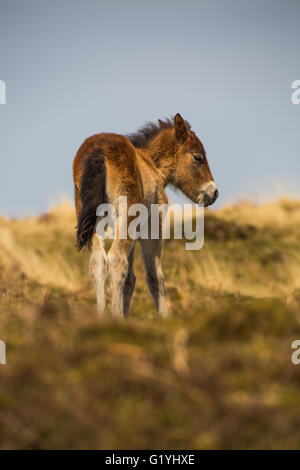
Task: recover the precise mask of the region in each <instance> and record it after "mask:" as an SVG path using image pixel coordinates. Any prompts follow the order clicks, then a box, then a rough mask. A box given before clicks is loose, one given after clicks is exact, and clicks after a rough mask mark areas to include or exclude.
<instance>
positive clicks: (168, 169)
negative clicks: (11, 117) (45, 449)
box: [73, 113, 219, 318]
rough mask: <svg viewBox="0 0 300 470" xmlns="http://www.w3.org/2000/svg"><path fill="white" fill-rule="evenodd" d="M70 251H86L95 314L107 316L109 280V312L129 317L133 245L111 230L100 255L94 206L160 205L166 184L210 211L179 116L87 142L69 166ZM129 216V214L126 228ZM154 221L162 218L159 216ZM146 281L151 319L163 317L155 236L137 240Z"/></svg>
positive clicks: (193, 141)
mask: <svg viewBox="0 0 300 470" xmlns="http://www.w3.org/2000/svg"><path fill="white" fill-rule="evenodd" d="M73 179H74V193H75V208H76V214H77V247H78V249H79V250H80V249H82V248H83V247H84V246H85V245H87V246H88V247H89V249H90V252H91V254H90V261H89V274H90V278H91V281H92V284H93V286H94V288H95V291H96V298H97V310H98V312H99V316H101V317H102V316H103V315H104V314H105V312H106V290H107V282H108V280H109V282H110V288H111V296H112V305H111V307H112V315H113V316H114V317H117V318H120V317H121V318H122V317H123V316H124V317H128V315H129V307H130V301H131V297H132V294H133V291H134V287H135V280H136V277H135V274H134V270H133V262H134V248H135V243H136V240H133V239H131V238H129V237H128V238H126V239H123V238H122V237H120V236H119V233H116V236H115V239H114V240H113V242H112V244H111V247H110V249H109V251H108V253H106V251H105V247H104V240H103V239H102V238H101V237H99V235H98V234H97V232H96V225H97V223H98V220H99V217H98V216H97V208H98V206H99V205H101V204H104V203H110V204H112V205H113V206H114V207H115V208H116V211H117V212H116V217H117V219H118V218H120V213H119V211H118V209H117V207H118V204H117V201H118V198H119V196H121V195H122V196H127V201H128V205H131V204H144V205H146V207H150V205H151V204H166V203H168V198H167V196H166V193H165V187H166V186H167V185H168V184H171V185H173V186H174V187H176V188H178V189H180V190H181V191H182V192H183V193H184V194H185V195H186V196H188V197H189V198H190V199H191V200H192V201H193V202H194V203H196V204H203V205H204V206H209V205H211V204H213V203H214V202H215V200H216V199H217V197H218V194H219V193H218V189H217V187H216V184H215V181H214V179H213V177H212V174H211V171H210V168H209V165H208V162H207V158H206V152H205V149H204V146H203V144H202V142H201V141H200V140H199V138H198V137H197V136H196V134H195V133H194V132H193V131H192V129H191V126H190V124H189V123H188V122H187V121H186V120H184V119H183V118H182V117H181V115H180V114H179V113H177V114H176V116H175V117H174V118H172V119H167V120H164V121H162V120H160V119H159V120H158V123H157V124H156V123H153V122H150V123H148V124H146V125H145V126H144V127H142V128H141V129H140V130H139V131H138V132H137V133H134V134H129V135H127V136H123V135H119V134H113V133H101V134H96V135H93V136H91V137H89V138H87V139H86V140H85V141H84V142H83V144H82V145H81V146H80V148H79V150H78V152H77V154H76V156H75V159H74V162H73ZM130 220H131V218H130V217H128V224H129V222H130ZM160 224H161V219H160ZM139 242H140V244H141V251H142V256H143V261H144V265H145V269H146V279H147V284H148V287H149V290H150V292H151V294H152V296H153V299H154V302H155V306H156V309H157V312H158V314H159V315H160V316H161V317H167V316H168V307H167V301H166V290H165V279H164V275H163V271H162V263H161V256H162V237H159V238H158V239H151V237H150V236H149V237H148V239H140V240H139Z"/></svg>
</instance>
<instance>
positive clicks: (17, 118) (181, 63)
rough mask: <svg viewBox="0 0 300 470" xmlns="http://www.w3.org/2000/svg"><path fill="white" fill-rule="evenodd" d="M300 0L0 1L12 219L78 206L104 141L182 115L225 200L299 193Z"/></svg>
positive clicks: (5, 193)
mask: <svg viewBox="0 0 300 470" xmlns="http://www.w3.org/2000/svg"><path fill="white" fill-rule="evenodd" d="M299 25H300V2H299V1H298V0H288V1H283V0H281V1H278V0H260V1H256V0H255V1H251V2H249V1H244V0H209V1H208V0H206V1H204V0H202V1H201V0H198V1H193V0H186V1H185V2H182V1H177V0H173V1H171V0H160V1H157V0H151V1H143V0H139V1H135V0H133V1H132V0H126V1H116V0H109V1H102V0H84V1H83V0H72V1H71V0H59V1H58V0H52V1H51V2H49V1H46V0H37V1H33V0H26V1H17V0H0V80H4V81H5V82H6V87H7V104H6V105H0V158H1V172H0V213H2V214H5V215H9V216H22V215H26V214H36V213H40V212H42V211H44V210H47V209H48V208H49V206H50V205H52V204H53V203H56V202H57V201H58V200H59V198H60V197H61V196H64V195H65V196H68V197H70V198H72V196H73V188H72V160H73V158H74V155H75V153H76V150H77V149H78V147H79V146H80V144H81V142H82V141H83V140H84V139H85V138H86V137H88V136H89V135H92V134H94V133H97V132H103V131H112V132H119V133H127V132H132V131H134V130H135V129H137V128H138V127H139V126H140V125H142V124H143V123H144V122H145V121H148V120H155V119H158V118H163V117H166V116H171V115H173V114H175V113H176V112H180V113H181V114H182V115H183V116H184V117H185V118H186V119H187V120H189V121H190V123H191V124H192V127H193V129H194V130H195V131H196V132H197V134H198V136H199V137H200V138H201V140H202V141H203V143H204V145H205V147H206V150H207V155H208V159H209V162H210V165H211V169H212V173H213V175H214V177H215V180H216V182H217V185H218V187H219V189H220V202H219V204H222V202H223V203H224V202H227V201H230V200H232V199H234V198H235V197H237V196H242V197H254V196H255V195H256V192H260V191H262V192H264V193H265V194H268V193H271V192H272V189H271V188H272V185H273V182H274V181H277V182H279V183H280V184H282V186H284V187H286V188H287V190H292V191H293V190H295V188H297V187H298V186H299V175H300V158H299V153H300V152H299V151H300V139H299V124H300V105H293V104H292V102H291V93H292V89H291V83H292V81H293V80H296V79H300V64H299V39H300V37H299V36H300V33H299V30H300V28H299Z"/></svg>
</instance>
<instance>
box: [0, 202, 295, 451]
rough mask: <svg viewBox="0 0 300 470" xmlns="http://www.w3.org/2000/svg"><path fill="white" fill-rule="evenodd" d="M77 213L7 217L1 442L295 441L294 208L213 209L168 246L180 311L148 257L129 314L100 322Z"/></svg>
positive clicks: (0, 230) (3, 222)
mask: <svg viewBox="0 0 300 470" xmlns="http://www.w3.org/2000/svg"><path fill="white" fill-rule="evenodd" d="M75 224H76V222H75V217H74V212H73V209H72V207H71V206H70V205H69V204H63V205H60V206H58V207H55V208H53V209H52V210H51V211H50V212H48V213H46V214H43V215H42V216H40V217H37V218H26V219H23V220H16V219H15V220H7V219H5V218H3V217H2V218H0V268H1V269H0V339H2V340H4V341H5V342H6V345H7V365H5V366H0V376H1V388H0V448H2V449H49V448H53V449H66V448H67V449H90V448H97V449H108V448H110V449H155V448H156V449H162V448H163V449H174V448H178V449H180V448H181V449H188V448H198V449H215V448H221V449H233V448H239V449H252V448H267V449H276V448H277V449H278V448H283V449H287V448H299V447H300V418H299V413H298V409H299V406H300V398H299V393H298V389H299V385H300V366H295V365H293V364H292V363H291V354H292V352H293V350H292V349H291V343H292V341H294V340H295V339H299V338H300V317H299V308H300V294H299V292H300V246H299V236H300V202H299V201H297V200H292V199H281V200H279V201H277V202H272V203H268V204H265V205H254V204H251V203H249V202H239V203H237V204H235V205H234V206H228V207H223V208H222V209H220V210H218V211H207V212H206V218H205V227H206V229H205V245H204V248H203V250H201V251H199V252H195V251H185V250H184V241H179V240H170V241H167V242H166V243H165V245H164V259H163V265H164V272H165V275H166V278H167V291H168V298H169V302H170V307H171V311H172V314H173V315H172V317H170V318H169V319H167V320H165V321H163V320H160V319H158V318H157V316H156V313H155V310H154V306H153V302H152V299H151V297H150V294H149V293H148V290H147V287H146V283H145V274H144V272H143V267H142V262H141V256H140V253H139V251H140V250H139V248H138V250H137V251H138V253H137V257H136V262H135V270H136V275H137V286H136V290H135V293H134V295H133V299H132V308H131V318H130V319H129V320H128V321H124V322H123V321H122V322H120V321H119V322H118V321H114V320H112V319H111V318H110V317H109V316H108V317H107V318H105V319H104V320H102V321H100V320H99V319H98V318H97V313H96V300H95V295H94V292H93V289H92V286H91V284H90V281H89V278H88V252H87V251H85V252H83V253H78V252H77V251H76V249H75V247H74V244H75V229H74V227H75Z"/></svg>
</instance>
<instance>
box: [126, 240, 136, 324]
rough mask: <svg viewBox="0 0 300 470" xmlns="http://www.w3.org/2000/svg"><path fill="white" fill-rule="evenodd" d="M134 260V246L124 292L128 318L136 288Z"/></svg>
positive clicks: (130, 255) (129, 257)
mask: <svg viewBox="0 0 300 470" xmlns="http://www.w3.org/2000/svg"><path fill="white" fill-rule="evenodd" d="M133 260H134V246H133V247H132V249H131V252H130V254H129V256H128V274H127V278H126V280H125V283H124V290H123V308H124V315H125V317H128V315H129V308H130V301H131V297H132V294H133V291H134V287H135V279H136V278H135V274H134V272H133Z"/></svg>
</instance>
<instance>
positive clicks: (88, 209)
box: [77, 149, 107, 250]
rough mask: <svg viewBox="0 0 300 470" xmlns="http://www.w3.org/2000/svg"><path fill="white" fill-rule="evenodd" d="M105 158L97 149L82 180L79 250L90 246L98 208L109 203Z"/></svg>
mask: <svg viewBox="0 0 300 470" xmlns="http://www.w3.org/2000/svg"><path fill="white" fill-rule="evenodd" d="M105 179H106V168H105V156H104V155H103V153H101V150H100V149H95V150H93V152H92V153H91V154H90V155H89V157H88V158H87V160H86V162H85V165H84V169H83V173H82V177H81V180H80V193H79V194H80V199H81V203H82V206H81V210H80V212H79V216H78V225H77V248H78V250H81V248H83V247H84V246H85V245H86V244H87V245H88V246H89V245H90V242H91V239H92V237H93V234H94V229H95V225H96V220H97V215H96V211H97V207H98V206H99V205H100V204H103V203H105V202H107V196H106V191H105Z"/></svg>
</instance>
